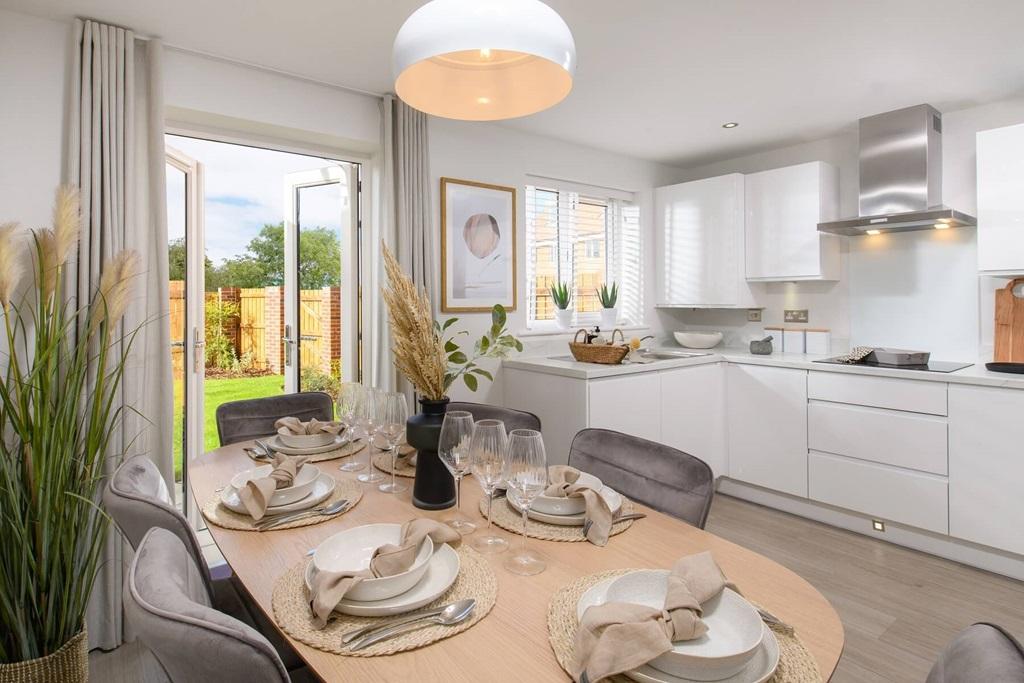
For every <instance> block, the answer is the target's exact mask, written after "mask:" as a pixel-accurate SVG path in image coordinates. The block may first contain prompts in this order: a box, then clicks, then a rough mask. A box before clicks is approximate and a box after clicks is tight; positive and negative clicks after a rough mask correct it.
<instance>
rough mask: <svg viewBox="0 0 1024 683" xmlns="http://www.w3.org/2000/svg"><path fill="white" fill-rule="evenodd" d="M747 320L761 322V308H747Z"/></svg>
mask: <svg viewBox="0 0 1024 683" xmlns="http://www.w3.org/2000/svg"><path fill="white" fill-rule="evenodd" d="M747 322H748V323H759V322H761V309H760V308H748V309H747Z"/></svg>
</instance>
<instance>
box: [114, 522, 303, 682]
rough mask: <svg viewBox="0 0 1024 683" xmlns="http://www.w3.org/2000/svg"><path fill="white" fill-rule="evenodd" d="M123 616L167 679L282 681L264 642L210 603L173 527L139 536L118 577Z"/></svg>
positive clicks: (284, 675) (280, 667)
mask: <svg viewBox="0 0 1024 683" xmlns="http://www.w3.org/2000/svg"><path fill="white" fill-rule="evenodd" d="M124 609H125V617H126V619H127V621H128V623H129V624H130V625H131V627H132V629H133V631H134V632H135V633H136V634H137V635H138V638H139V640H141V641H142V643H143V644H144V645H145V646H146V647H147V648H149V650H150V651H151V652H152V653H153V654H154V655H155V656H156V658H157V661H159V662H160V665H161V666H162V667H163V669H164V671H165V672H166V673H167V676H168V677H169V678H170V680H171V683H193V682H194V681H217V682H218V683H288V682H289V681H292V680H303V679H307V676H308V674H307V672H305V671H300V672H296V676H295V678H292V676H291V675H290V674H289V673H288V670H287V669H286V668H285V666H284V663H283V662H282V661H281V658H280V657H279V656H278V654H277V652H276V651H275V650H274V647H273V646H272V645H271V644H270V642H269V641H268V640H267V639H266V638H264V637H263V636H262V635H261V634H260V633H259V632H258V631H256V630H255V629H253V628H252V627H250V626H249V625H247V624H245V623H243V622H241V621H239V620H238V619H235V618H234V617H231V616H229V615H227V614H224V613H223V612H220V611H218V610H216V609H214V608H213V606H212V604H211V598H210V594H209V592H208V591H207V590H206V584H205V583H204V582H203V579H202V574H201V572H200V571H199V568H198V567H197V566H196V563H195V561H194V560H193V559H192V555H191V553H189V551H188V549H187V548H186V547H185V544H183V543H182V542H181V539H180V538H178V537H177V536H176V535H175V534H173V533H171V532H170V531H168V530H166V529H162V528H160V527H153V528H152V529H150V530H149V531H147V532H146V534H145V535H144V536H143V537H142V540H141V541H140V542H139V546H138V548H137V549H136V552H135V557H134V558H133V559H132V562H131V565H130V566H129V569H128V574H127V576H125V581H124Z"/></svg>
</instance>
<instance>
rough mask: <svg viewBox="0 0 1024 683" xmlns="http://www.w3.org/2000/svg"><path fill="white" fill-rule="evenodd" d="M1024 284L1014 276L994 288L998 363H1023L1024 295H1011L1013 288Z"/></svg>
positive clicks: (996, 358) (1023, 279) (996, 355)
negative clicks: (1000, 287)
mask: <svg viewBox="0 0 1024 683" xmlns="http://www.w3.org/2000/svg"><path fill="white" fill-rule="evenodd" d="M1020 284H1024V277H1019V278H1015V279H1013V280H1011V281H1010V283H1009V284H1008V285H1006V286H1005V287H1003V288H1002V289H997V290H996V329H995V342H996V348H995V354H994V358H993V360H995V361H997V362H1000V363H1024V297H1016V296H1014V295H1013V288H1014V287H1016V286H1017V285H1020Z"/></svg>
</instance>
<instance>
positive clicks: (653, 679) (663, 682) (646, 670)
mask: <svg viewBox="0 0 1024 683" xmlns="http://www.w3.org/2000/svg"><path fill="white" fill-rule="evenodd" d="M617 578H619V577H617V576H615V577H612V578H610V579H605V580H604V581H601V582H599V583H597V584H594V585H593V586H591V588H590V589H589V590H588V591H587V592H586V593H584V594H583V595H582V596H580V599H579V602H577V603H576V615H577V618H578V617H580V616H582V615H583V613H584V612H586V611H587V608H588V607H593V606H594V605H603V604H604V603H605V598H606V595H607V593H608V587H609V586H611V585H612V582H614V581H615V580H616V579H617ZM763 629H764V634H763V636H762V638H761V647H759V648H758V650H757V653H756V654H755V655H754V658H753V659H751V660H750V662H749V663H748V664H747V666H746V667H745V668H744V669H743V670H742V671H740V672H739V673H738V674H735V675H733V676H730V677H728V678H723V679H721V680H720V681H718V682H717V683H764V681H767V680H768V679H769V678H771V677H772V674H774V673H775V669H776V668H777V667H778V666H779V641H777V640H776V639H775V634H774V633H772V630H771V629H770V628H768V625H767V624H764V625H763ZM625 676H627V677H628V678H630V679H632V680H634V681H640V683H695V682H694V681H693V680H691V679H686V678H679V677H677V676H673V675H672V674H667V673H665V672H664V671H658V670H657V669H655V668H654V667H652V666H649V665H647V664H645V665H644V666H641V667H638V668H636V669H633V670H632V671H627V672H626V673H625Z"/></svg>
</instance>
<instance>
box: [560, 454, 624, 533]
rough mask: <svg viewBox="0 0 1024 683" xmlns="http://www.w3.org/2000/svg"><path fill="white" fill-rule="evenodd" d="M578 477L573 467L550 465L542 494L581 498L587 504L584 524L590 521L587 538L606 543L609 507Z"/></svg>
mask: <svg viewBox="0 0 1024 683" xmlns="http://www.w3.org/2000/svg"><path fill="white" fill-rule="evenodd" d="M579 478H580V471H579V470H578V469H576V468H575V467H569V466H568V465H552V466H551V467H549V468H548V479H549V481H550V483H549V484H548V487H547V488H546V489H544V495H545V496H552V497H555V498H583V500H584V501H585V502H586V504H587V511H586V515H585V517H584V520H585V521H584V526H585V525H586V522H590V528H589V529H587V540H588V541H590V542H591V543H593V544H594V545H602V546H603V545H606V544H607V543H608V534H609V533H611V530H612V511H611V508H609V507H608V501H606V500H605V499H604V497H603V496H601V494H600V493H599V492H598V491H595V490H594V489H592V488H590V487H589V486H585V485H584V484H580V483H578V480H579Z"/></svg>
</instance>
